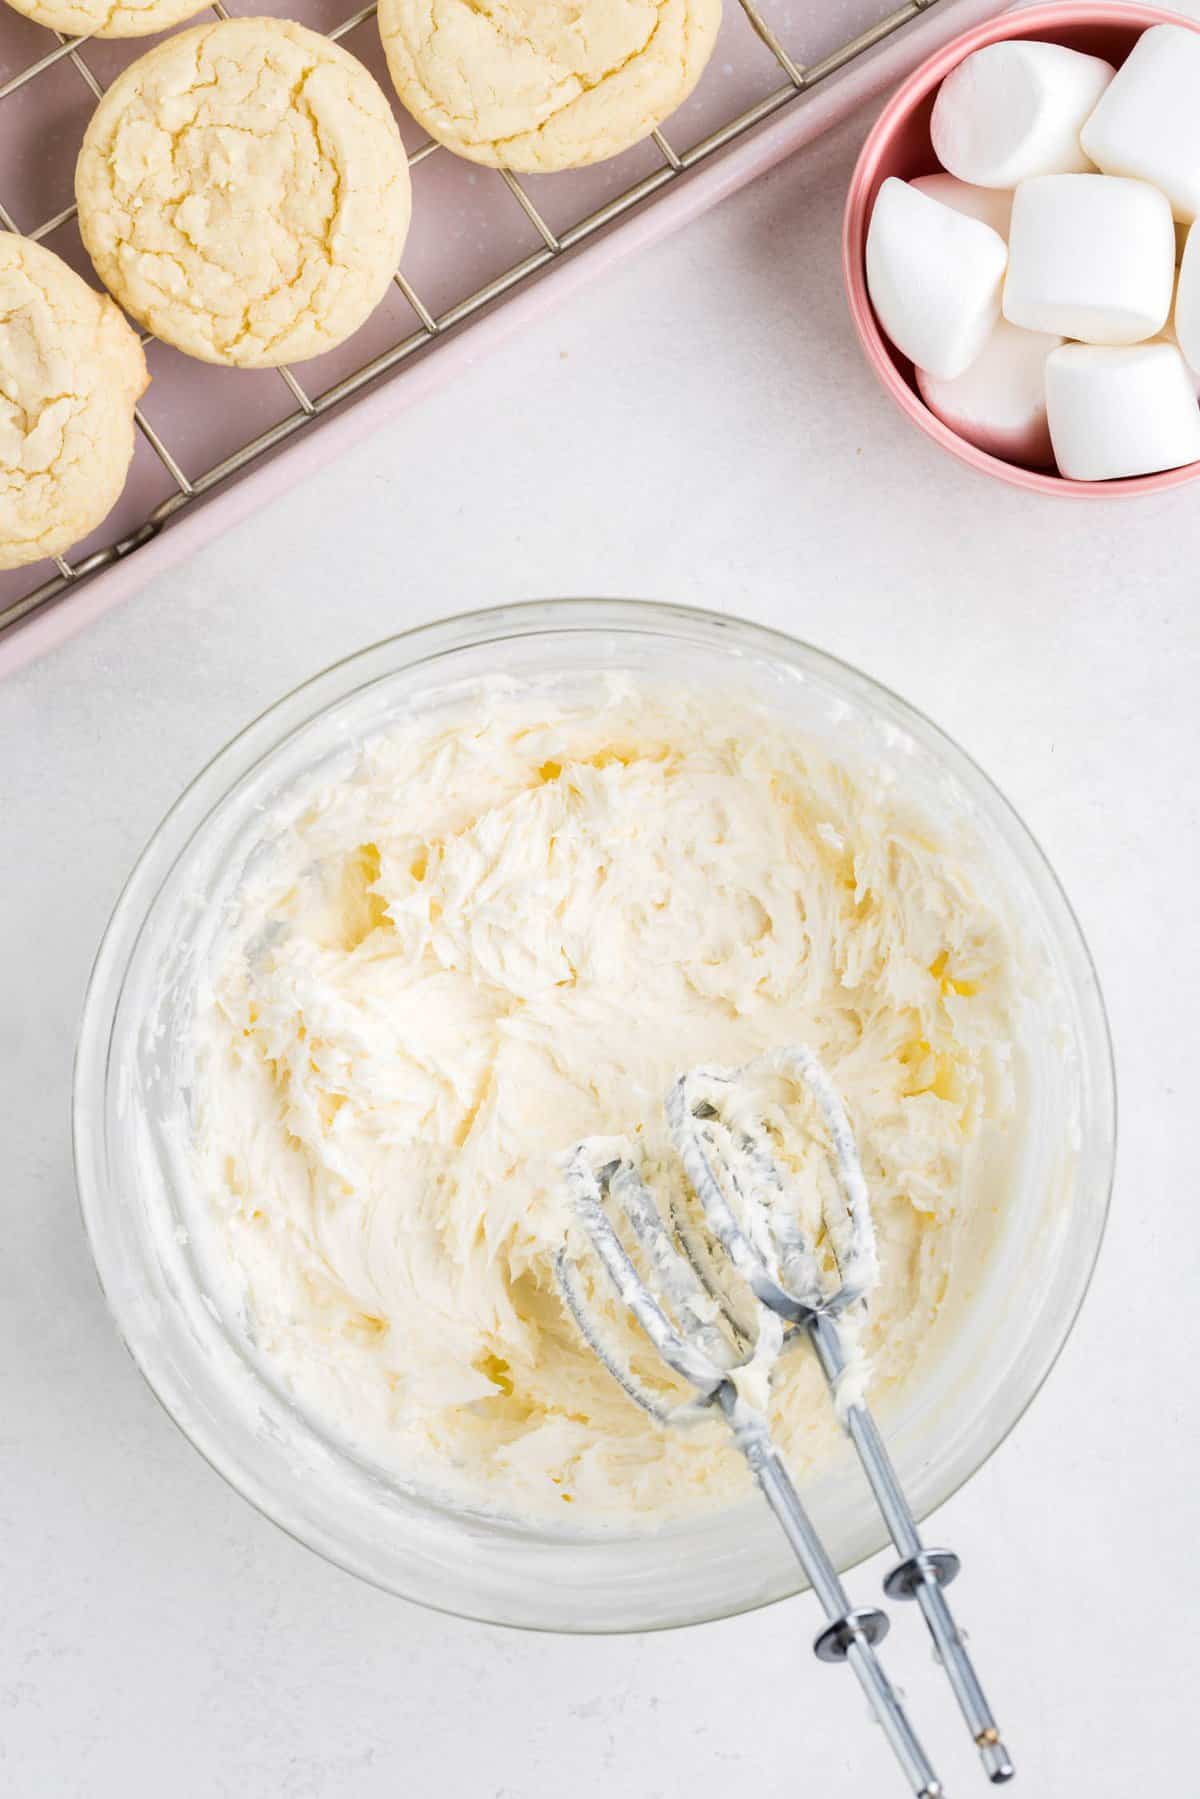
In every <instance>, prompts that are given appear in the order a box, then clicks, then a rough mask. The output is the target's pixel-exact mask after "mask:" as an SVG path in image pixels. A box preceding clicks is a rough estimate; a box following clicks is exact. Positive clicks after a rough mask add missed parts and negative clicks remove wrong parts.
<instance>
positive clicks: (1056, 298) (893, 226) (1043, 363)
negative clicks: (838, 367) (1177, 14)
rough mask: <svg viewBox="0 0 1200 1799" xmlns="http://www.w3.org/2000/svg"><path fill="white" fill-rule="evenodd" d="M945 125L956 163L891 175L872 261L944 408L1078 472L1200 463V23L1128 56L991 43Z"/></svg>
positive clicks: (1015, 447)
mask: <svg viewBox="0 0 1200 1799" xmlns="http://www.w3.org/2000/svg"><path fill="white" fill-rule="evenodd" d="M930 136H931V138H932V141H933V148H934V152H935V154H936V156H937V158H938V161H939V162H940V163H941V165H942V169H941V171H940V172H939V173H938V174H935V175H922V176H919V177H918V178H917V179H916V180H914V181H899V180H897V179H896V178H895V177H889V179H888V180H886V181H885V182H884V183H883V185H882V187H881V188H880V190H879V194H878V197H877V199H876V201H875V208H874V211H873V213H872V215H871V224H870V229H869V231H868V234H867V257H866V263H867V288H868V291H869V293H870V296H871V303H872V305H873V306H874V308H875V313H876V316H877V317H878V319H879V322H880V324H881V325H882V327H883V329H884V330H885V331H886V333H887V335H888V336H889V337H890V339H891V340H892V342H893V344H895V346H896V348H897V349H898V350H899V351H901V353H902V354H903V355H905V356H907V357H908V358H909V360H910V361H911V362H912V363H913V365H914V367H915V370H916V380H917V387H918V389H919V391H920V394H921V397H922V399H923V400H924V401H925V404H926V405H927V406H928V407H929V409H930V411H931V412H933V413H935V414H936V415H937V416H938V418H940V419H943V420H944V421H945V423H946V424H947V425H949V426H950V427H951V429H952V430H954V431H956V432H957V433H958V434H959V435H960V436H961V437H964V438H966V439H967V440H968V441H969V442H970V443H973V444H977V445H978V446H979V447H980V448H981V449H983V450H987V451H989V452H990V453H991V454H992V455H993V456H999V457H1002V458H1004V459H1005V460H1006V461H1008V462H1015V463H1019V464H1022V465H1023V466H1025V467H1029V468H1050V467H1052V466H1056V467H1057V469H1058V472H1059V473H1060V474H1061V475H1065V476H1066V477H1068V479H1071V480H1075V481H1107V480H1113V479H1115V478H1117V477H1119V476H1125V475H1147V474H1151V473H1153V472H1155V471H1156V470H1159V469H1169V468H1178V467H1180V466H1182V465H1183V464H1184V463H1188V462H1195V461H1200V404H1198V401H1197V393H1198V390H1200V374H1197V373H1196V372H1195V371H1197V370H1200V226H1196V224H1195V220H1196V218H1197V215H1198V214H1200V34H1197V33H1196V32H1194V31H1191V30H1189V29H1187V28H1186V27H1184V26H1177V25H1155V26H1152V27H1151V29H1150V30H1149V31H1146V32H1144V33H1143V34H1142V36H1141V37H1140V38H1139V39H1138V41H1137V43H1136V44H1135V45H1134V47H1133V50H1132V51H1131V52H1130V55H1129V57H1128V58H1127V60H1126V61H1125V62H1124V63H1123V64H1122V66H1121V68H1120V69H1117V70H1114V68H1113V67H1112V65H1111V64H1110V63H1107V62H1105V61H1104V60H1103V59H1102V58H1101V57H1098V56H1085V55H1084V54H1083V53H1082V52H1080V51H1078V50H1069V49H1067V48H1065V47H1064V46H1063V45H1061V44H1047V43H1036V42H1032V41H1030V42H1024V41H1020V40H1016V39H1010V40H1008V41H1006V42H1003V43H997V44H989V45H987V46H986V47H985V48H984V49H982V50H977V51H975V53H974V54H973V55H971V56H968V57H967V58H966V60H965V61H964V62H962V63H960V64H959V66H958V67H957V68H956V69H955V70H954V71H953V73H952V74H950V75H949V76H947V78H946V80H945V81H944V82H943V83H942V85H941V88H940V89H939V90H938V94H937V98H936V100H935V102H934V107H933V116H932V119H931V121H930ZM1177 262H1178V267H1177V266H1176V265H1177Z"/></svg>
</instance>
